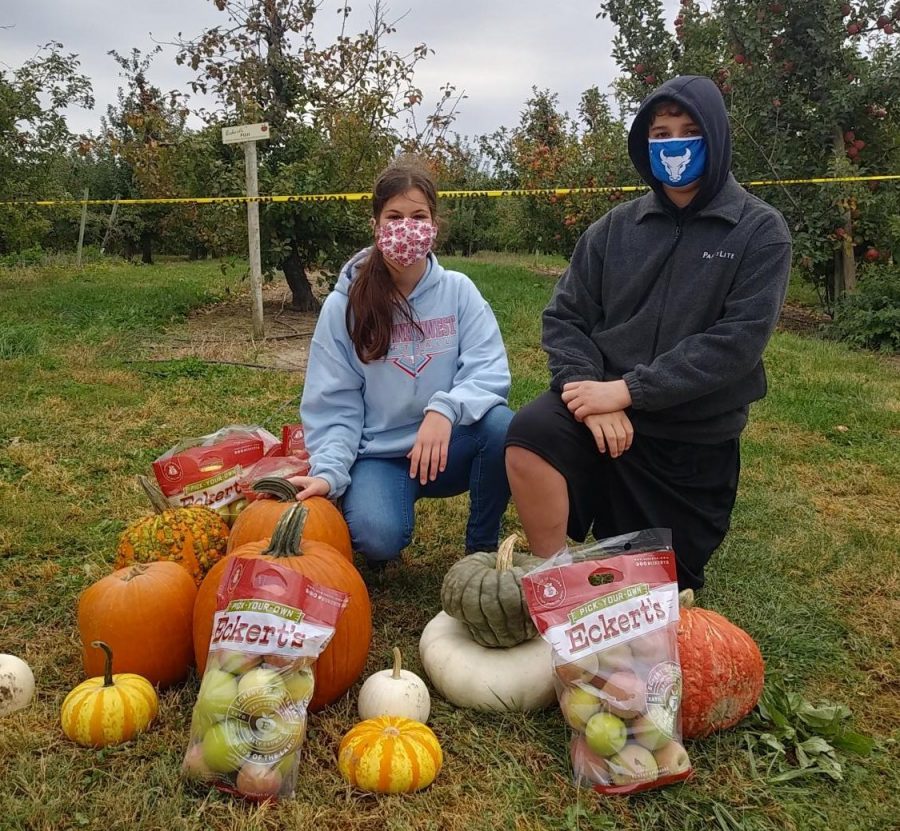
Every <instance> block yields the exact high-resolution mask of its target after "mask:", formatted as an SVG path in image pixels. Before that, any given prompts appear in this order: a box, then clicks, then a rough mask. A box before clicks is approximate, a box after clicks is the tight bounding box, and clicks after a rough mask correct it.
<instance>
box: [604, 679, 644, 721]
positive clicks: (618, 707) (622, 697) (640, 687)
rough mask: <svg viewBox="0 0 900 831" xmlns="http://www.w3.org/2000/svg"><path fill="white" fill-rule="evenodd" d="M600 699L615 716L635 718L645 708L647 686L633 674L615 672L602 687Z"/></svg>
mask: <svg viewBox="0 0 900 831" xmlns="http://www.w3.org/2000/svg"><path fill="white" fill-rule="evenodd" d="M600 697H601V698H602V699H603V701H604V702H605V703H606V706H607V707H609V709H610V711H611V712H612V713H614V714H615V715H617V716H619V717H620V718H635V717H636V716H638V715H640V714H641V713H642V712H644V709H645V708H646V706H647V686H646V684H645V683H644V682H643V681H642V680H641V679H640V678H638V677H637V676H636V675H635V674H634V673H633V672H616V673H613V674H612V675H611V676H610V677H609V679H608V680H607V682H606V683H605V684H604V685H603V689H602V690H600Z"/></svg>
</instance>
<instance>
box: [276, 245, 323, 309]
mask: <svg viewBox="0 0 900 831" xmlns="http://www.w3.org/2000/svg"><path fill="white" fill-rule="evenodd" d="M281 270H282V271H283V272H284V278H285V280H287V284H288V287H289V288H290V290H291V307H292V308H294V309H296V310H297V311H300V312H317V311H319V301H318V300H316V298H315V296H314V295H313V293H312V286H310V284H309V280H308V279H307V278H306V263H304V262H303V259H302V258H301V257H300V254H299V253H298V251H297V250H296V249H294V250H293V251H291V253H290V254H289V255H288V256H287V257H286V258H285V259H284V260H283V261H282V263H281Z"/></svg>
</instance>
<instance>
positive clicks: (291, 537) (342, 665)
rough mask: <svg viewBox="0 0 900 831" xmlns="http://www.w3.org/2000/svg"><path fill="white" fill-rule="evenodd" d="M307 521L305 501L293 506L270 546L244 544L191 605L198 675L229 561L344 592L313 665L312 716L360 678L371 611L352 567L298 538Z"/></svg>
mask: <svg viewBox="0 0 900 831" xmlns="http://www.w3.org/2000/svg"><path fill="white" fill-rule="evenodd" d="M307 516H308V511H307V509H306V502H302V503H300V502H295V503H294V504H293V505H291V506H289V508H288V510H287V511H285V513H284V515H283V516H282V517H281V519H279V520H278V524H277V525H276V527H275V533H274V534H273V535H272V539H271V541H270V540H261V541H258V542H249V543H246V544H245V545H242V546H241V547H240V548H236V549H235V550H234V551H233V552H232V553H231V554H229V555H228V558H226V559H225V560H223V561H221V562H219V563H217V564H216V565H215V566H214V567H213V569H212V571H210V572H209V574H208V575H207V576H206V579H205V580H204V581H203V584H202V585H201V586H200V591H199V592H198V593H197V600H196V602H195V604H194V652H195V655H196V658H197V668H198V670H199V671H200V672H203V671H204V669H205V668H206V659H207V656H208V654H209V639H210V636H211V635H212V627H213V617H214V616H215V613H216V592H217V591H218V588H219V582H220V581H221V579H222V574H223V572H224V571H225V564H226V563H227V562H228V559H229V558H230V557H247V558H255V557H260V558H262V559H264V560H273V561H275V562H277V563H278V565H280V566H284V567H285V568H289V569H292V570H293V571H297V572H299V573H301V574H304V575H306V576H307V577H308V578H309V579H310V580H314V581H315V582H317V583H321V584H322V585H323V586H328V587H329V588H332V589H337V590H338V591H342V592H346V593H347V595H349V601H348V603H347V606H346V608H345V609H344V611H343V612H342V613H341V616H340V618H339V619H338V622H337V627H336V628H335V632H334V637H333V638H332V639H331V642H330V643H329V644H328V646H327V647H326V648H325V651H324V652H323V653H322V654H321V655H320V656H319V658H318V659H317V660H316V662H315V664H313V671H314V673H315V677H316V686H315V692H314V693H313V697H312V700H311V701H310V704H309V709H310V710H312V711H316V710H321V709H322V708H323V707H327V706H328V705H329V704H331V703H332V702H333V701H336V700H337V699H338V698H340V697H341V696H342V695H343V694H344V693H345V692H347V690H348V689H350V687H351V686H352V685H353V683H354V682H355V681H356V680H357V678H359V676H360V675H361V674H362V671H363V669H364V668H365V665H366V658H367V657H368V654H369V644H370V642H371V640H372V606H371V604H370V603H369V592H368V591H367V589H366V584H365V583H364V582H363V579H362V577H361V576H360V574H359V572H358V571H357V570H356V568H355V567H354V566H353V564H352V563H349V562H347V560H345V559H344V557H343V556H341V555H340V554H339V553H338V552H337V551H335V549H333V548H332V547H331V546H330V545H326V544H325V543H323V542H318V541H316V540H309V539H305V538H303V524H304V522H305V521H306V517H307Z"/></svg>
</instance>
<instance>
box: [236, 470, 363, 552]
mask: <svg viewBox="0 0 900 831" xmlns="http://www.w3.org/2000/svg"><path fill="white" fill-rule="evenodd" d="M253 490H254V491H255V492H257V493H265V494H269V495H270V496H273V497H275V498H274V499H255V500H254V501H253V502H251V503H250V504H249V505H247V507H246V508H244V510H243V511H241V512H240V513H239V514H238V517H237V519H236V520H235V521H234V525H233V526H232V528H231V535H230V536H229V537H228V553H229V554H230V553H231V552H232V551H234V549H235V548H240V547H241V546H242V545H244V544H246V543H248V542H258V541H259V540H267V539H269V538H270V537H271V536H272V534H273V533H274V531H275V526H276V524H277V523H278V520H279V519H281V516H282V514H284V512H285V511H286V510H287V509H288V508H290V507H291V505H295V504H296V502H297V500H296V496H297V488H296V487H294V485H293V484H292V483H290V482H288V480H287V479H280V478H278V477H276V476H268V477H265V478H263V479H257V480H256V481H255V482H254V483H253ZM303 504H304V506H305V507H306V510H307V511H309V516H308V517H307V518H306V525H304V527H303V539H305V540H317V541H318V542H324V543H327V544H328V545H330V546H331V547H332V548H335V549H337V550H338V551H340V552H341V554H343V555H344V557H345V558H346V559H347V560H348V561H349V562H351V563H352V562H353V549H352V548H351V546H350V529H349V528H347V523H346V522H344V517H343V515H342V514H341V512H340V511H339V510H338V509H337V508H336V507H335V505H334V503H332V502H331V501H330V500H328V499H325V497H324V496H313V497H310V498H309V499H306V500H304V502H303Z"/></svg>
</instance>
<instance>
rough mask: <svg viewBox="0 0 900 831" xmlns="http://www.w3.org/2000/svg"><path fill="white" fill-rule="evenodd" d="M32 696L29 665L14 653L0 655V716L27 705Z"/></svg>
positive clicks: (32, 687) (32, 677) (31, 679)
mask: <svg viewBox="0 0 900 831" xmlns="http://www.w3.org/2000/svg"><path fill="white" fill-rule="evenodd" d="M33 696H34V673H32V671H31V667H29V666H28V664H26V663H25V662H24V661H23V660H22V659H21V658H17V657H16V656H15V655H0V716H5V715H7V714H9V713H14V712H15V711H16V710H21V709H22V708H23V707H27V706H28V705H29V704H30V703H31V699H32V697H33Z"/></svg>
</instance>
